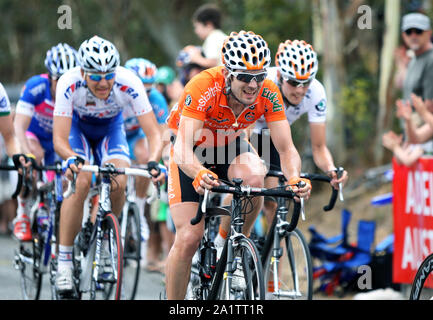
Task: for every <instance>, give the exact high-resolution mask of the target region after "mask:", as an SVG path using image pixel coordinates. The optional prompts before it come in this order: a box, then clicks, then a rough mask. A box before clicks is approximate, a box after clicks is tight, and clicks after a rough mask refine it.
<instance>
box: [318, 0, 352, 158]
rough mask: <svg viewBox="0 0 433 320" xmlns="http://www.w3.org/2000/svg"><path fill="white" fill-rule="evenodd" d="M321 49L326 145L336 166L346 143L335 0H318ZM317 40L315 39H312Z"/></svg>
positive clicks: (342, 67) (337, 15)
mask: <svg viewBox="0 0 433 320" xmlns="http://www.w3.org/2000/svg"><path fill="white" fill-rule="evenodd" d="M320 13H321V20H322V24H321V25H322V32H323V34H324V35H326V37H321V39H322V40H323V41H322V44H321V46H319V47H320V48H321V49H323V58H322V63H321V64H322V70H323V84H324V86H325V90H326V96H327V99H328V105H327V115H326V116H327V126H326V127H327V131H326V134H327V145H328V147H329V149H330V151H331V153H332V155H333V157H334V162H335V164H336V165H337V166H338V165H340V164H343V163H344V161H345V160H346V157H347V154H346V146H345V143H344V136H345V134H344V127H343V123H344V122H343V121H344V119H343V112H340V111H339V109H341V108H340V107H339V106H338V101H339V98H340V92H341V87H342V86H343V85H344V83H345V78H346V77H345V68H344V64H343V54H342V53H343V38H342V37H343V32H342V30H343V29H342V27H343V26H342V21H341V19H340V15H339V11H338V7H337V1H336V0H322V1H320ZM316 39H317V38H316Z"/></svg>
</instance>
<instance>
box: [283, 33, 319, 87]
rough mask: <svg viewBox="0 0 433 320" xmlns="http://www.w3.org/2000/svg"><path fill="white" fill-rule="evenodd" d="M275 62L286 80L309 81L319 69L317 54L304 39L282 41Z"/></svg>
mask: <svg viewBox="0 0 433 320" xmlns="http://www.w3.org/2000/svg"><path fill="white" fill-rule="evenodd" d="M275 63H276V65H277V67H278V70H279V71H280V73H281V75H282V76H283V78H284V79H285V80H289V79H290V80H297V81H300V82H307V81H309V80H311V79H314V78H315V77H316V74H317V70H318V69H319V62H318V60H317V54H316V52H314V50H313V47H312V46H311V45H310V44H308V43H307V42H305V41H304V40H301V41H299V40H293V41H290V40H286V41H285V42H282V43H280V45H279V47H278V51H277V54H276V55H275Z"/></svg>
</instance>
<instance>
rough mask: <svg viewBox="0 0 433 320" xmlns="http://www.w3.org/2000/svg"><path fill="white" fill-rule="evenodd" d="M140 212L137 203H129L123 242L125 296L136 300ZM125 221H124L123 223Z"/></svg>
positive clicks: (139, 249) (138, 270)
mask: <svg viewBox="0 0 433 320" xmlns="http://www.w3.org/2000/svg"><path fill="white" fill-rule="evenodd" d="M139 215H140V213H139V210H138V207H137V205H136V204H135V203H131V204H129V208H128V213H127V216H126V219H127V220H126V233H125V243H124V244H123V292H124V298H125V299H127V300H134V298H135V294H136V292H137V287H138V280H139V277H140V258H141V232H140V216H139ZM123 223H124V221H122V224H123Z"/></svg>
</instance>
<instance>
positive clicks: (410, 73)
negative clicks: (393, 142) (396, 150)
mask: <svg viewBox="0 0 433 320" xmlns="http://www.w3.org/2000/svg"><path fill="white" fill-rule="evenodd" d="M401 30H402V38H403V41H404V42H405V44H406V46H407V47H408V48H409V49H410V50H412V51H413V53H414V57H413V58H412V59H411V61H410V62H409V65H408V69H407V72H406V76H405V79H404V82H403V100H397V102H396V105H397V113H398V114H400V118H402V119H403V120H404V130H405V134H406V135H407V138H408V141H409V142H410V143H412V144H420V143H424V142H426V141H427V140H429V139H431V137H432V134H431V132H430V128H429V125H428V124H423V125H421V126H419V127H418V126H416V124H415V122H414V121H413V117H412V116H411V115H410V113H411V108H410V99H411V94H412V93H414V94H416V95H418V96H420V97H421V98H422V99H424V103H425V105H426V108H427V109H433V100H432V99H433V85H432V83H433V44H432V42H431V40H430V38H431V35H432V30H431V26H430V19H429V17H427V16H426V15H424V14H422V13H409V14H406V15H405V16H403V19H402V26H401Z"/></svg>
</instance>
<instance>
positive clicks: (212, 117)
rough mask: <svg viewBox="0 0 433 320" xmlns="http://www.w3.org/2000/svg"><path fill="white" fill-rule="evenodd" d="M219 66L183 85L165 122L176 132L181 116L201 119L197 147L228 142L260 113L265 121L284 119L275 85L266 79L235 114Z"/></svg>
mask: <svg viewBox="0 0 433 320" xmlns="http://www.w3.org/2000/svg"><path fill="white" fill-rule="evenodd" d="M223 68H224V67H223V66H218V67H214V68H211V69H207V70H205V71H202V72H201V73H200V74H198V75H197V76H195V77H194V78H192V79H191V80H190V81H189V82H188V84H187V85H186V87H185V89H184V91H183V94H182V96H181V97H180V99H179V102H178V103H177V104H176V105H175V106H174V107H173V109H172V110H171V114H170V117H169V119H168V126H169V127H170V129H171V130H172V131H173V132H174V133H175V134H177V129H178V128H179V121H180V118H181V116H186V117H190V118H194V119H197V120H201V121H204V124H203V130H202V134H201V137H200V139H199V140H198V142H197V143H196V145H200V147H213V146H222V145H226V144H228V143H230V142H232V141H233V140H234V139H236V137H237V136H239V135H240V134H241V132H242V129H245V128H247V127H249V126H250V125H252V124H253V123H254V122H255V121H256V120H257V119H259V118H260V117H261V116H262V115H265V119H266V121H267V122H272V121H279V120H286V115H285V113H284V110H283V98H282V95H281V92H280V90H279V89H278V87H277V86H276V85H275V84H274V83H273V82H272V81H271V80H268V79H266V80H265V81H264V82H263V85H262V88H261V90H260V93H259V95H258V96H257V99H256V101H255V103H254V104H252V105H250V106H247V107H245V109H244V110H243V111H242V112H241V113H240V114H239V116H238V117H237V118H236V116H235V114H234V112H233V110H232V109H231V108H230V107H229V106H228V104H227V97H226V95H225V94H224V93H223V90H224V86H225V79H224V76H223V74H222V69H223Z"/></svg>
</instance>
